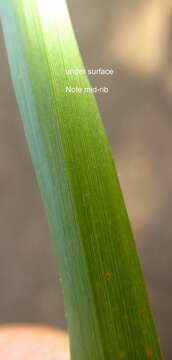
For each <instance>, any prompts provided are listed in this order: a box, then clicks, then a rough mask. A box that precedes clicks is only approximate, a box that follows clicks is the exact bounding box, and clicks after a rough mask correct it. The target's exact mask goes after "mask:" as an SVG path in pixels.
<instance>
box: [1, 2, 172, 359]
mask: <svg viewBox="0 0 172 360" xmlns="http://www.w3.org/2000/svg"><path fill="white" fill-rule="evenodd" d="M69 5H70V9H71V14H72V19H73V22H74V25H75V29H76V33H77V37H78V40H79V44H80V48H81V51H82V54H83V57H84V61H85V63H86V66H87V67H88V68H95V67H96V68H98V67H99V66H101V67H104V68H109V67H112V68H113V69H114V70H115V75H114V76H113V77H96V78H93V79H92V83H93V84H95V85H98V86H101V85H103V86H104V85H105V86H108V87H109V88H110V92H109V94H108V95H99V96H98V97H97V99H98V103H99V106H100V109H101V112H102V114H103V118H104V122H105V127H106V129H107V133H108V136H109V138H110V142H111V145H112V149H113V153H114V157H115V159H116V162H117V168H118V172H119V175H120V180H121V184H122V188H123V190H124V193H125V199H126V203H127V207H128V211H129V215H130V217H131V220H132V224H133V228H134V232H135V235H136V241H137V244H138V247H139V250H140V254H141V257H142V263H143V267H144V271H145V275H146V280H147V284H148V287H149V293H150V296H151V299H152V304H153V309H154V312H155V314H156V319H157V324H158V328H159V333H160V336H161V342H162V344H163V348H164V352H165V359H167V360H171V358H172V342H171V341H170V339H171V338H172V329H171V323H172V310H171V303H172V275H171V272H172V241H171V238H172V230H171V214H172V165H171V163H172V161H171V160H172V45H171V44H172V3H171V1H170V0H169V1H168V0H137V1H136V0H125V1H123V2H121V1H120V0H116V1H114V0H108V2H105V1H104V0H94V1H93V0H87V1H84V0H70V1H69ZM0 229H1V230H0V233H1V241H0V293H1V301H0V322H1V323H4V322H16V321H17V322H28V321H29V322H41V323H45V324H52V325H59V326H61V327H64V326H65V322H64V313H63V301H62V295H61V292H60V289H59V282H58V279H57V276H56V259H55V256H54V254H53V245H52V240H51V236H50V234H49V230H48V225H47V220H46V216H45V214H44V210H43V207H42V203H41V199H40V195H39V190H38V187H37V184H36V180H35V176H34V173H33V168H32V164H31V160H30V156H29V154H28V150H27V146H26V142H25V138H24V133H23V128H22V123H21V120H20V116H19V113H18V109H17V105H16V101H15V97H14V94H13V90H12V86H11V81H10V77H9V70H8V65H7V58H6V53H5V48H4V43H3V38H2V34H1V37H0Z"/></svg>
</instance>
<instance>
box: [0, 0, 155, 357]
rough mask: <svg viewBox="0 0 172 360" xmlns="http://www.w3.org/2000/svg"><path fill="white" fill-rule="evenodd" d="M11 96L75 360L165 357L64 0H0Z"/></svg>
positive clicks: (108, 152) (97, 113)
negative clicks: (47, 230)
mask: <svg viewBox="0 0 172 360" xmlns="http://www.w3.org/2000/svg"><path fill="white" fill-rule="evenodd" d="M0 7H1V20H2V25H3V31H4V35H5V41H6V47H7V50H8V56H9V63H10V68H11V74H12V79H13V84H14V88H15V91H16V97H17V101H18V104H19V108H20V111H21V115H22V119H23V123H24V127H25V132H26V136H27V140H28V143H29V147H30V151H31V154H32V159H33V162H34V165H35V169H36V174H37V178H38V182H39V184H40V188H41V192H42V197H43V199H44V204H45V206H46V208H47V212H48V218H49V223H50V226H51V229H52V233H53V236H54V239H55V244H56V247H57V252H58V258H59V263H60V272H61V278H62V286H63V292H64V300H65V307H66V316H67V322H68V328H69V333H70V344H71V358H72V360H118V359H126V360H145V359H149V358H151V359H153V360H160V359H162V355H161V351H160V347H159V340H158V337H157V334H156V330H155V326H154V321H153V319H152V314H151V310H150V306H149V301H148V297H147V292H146V289H145V284H144V279H143V275H142V271H141V267H140V263H139V259H138V255H137V250H136V246H135V243H134V240H133V235H132V231H131V227H130V223H129V220H128V216H127V212H126V209H125V205H124V201H123V198H122V194H121V190H120V186H119V182H118V178H117V175H116V171H115V167H114V163H113V160H112V155H111V151H110V149H109V145H108V141H107V137H106V135H105V132H104V127H103V124H102V121H101V117H100V114H99V111H98V108H97V105H96V102H95V98H94V96H93V95H92V94H91V93H86V94H83V93H81V94H67V93H66V92H65V89H66V86H72V87H82V88H88V87H89V86H90V85H89V82H88V79H87V77H86V75H82V76H74V75H66V70H68V69H71V68H77V69H78V68H80V69H83V63H82V60H81V57H80V53H79V50H78V47H77V44H76V40H75V36H74V33H73V30H72V26H71V22H70V19H69V15H68V10H67V7H66V4H65V1H64V0H47V1H46V0H45V1H44V0H4V1H3V0H1V5H0Z"/></svg>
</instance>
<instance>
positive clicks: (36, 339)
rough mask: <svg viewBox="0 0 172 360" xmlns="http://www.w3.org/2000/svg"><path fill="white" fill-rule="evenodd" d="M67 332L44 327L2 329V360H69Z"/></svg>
mask: <svg viewBox="0 0 172 360" xmlns="http://www.w3.org/2000/svg"><path fill="white" fill-rule="evenodd" d="M69 358H70V357H69V344H68V336H67V334H66V333H65V332H63V331H60V330H57V329H54V328H51V327H43V326H31V325H12V326H10V325H5V326H1V327H0V359H1V360H69Z"/></svg>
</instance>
